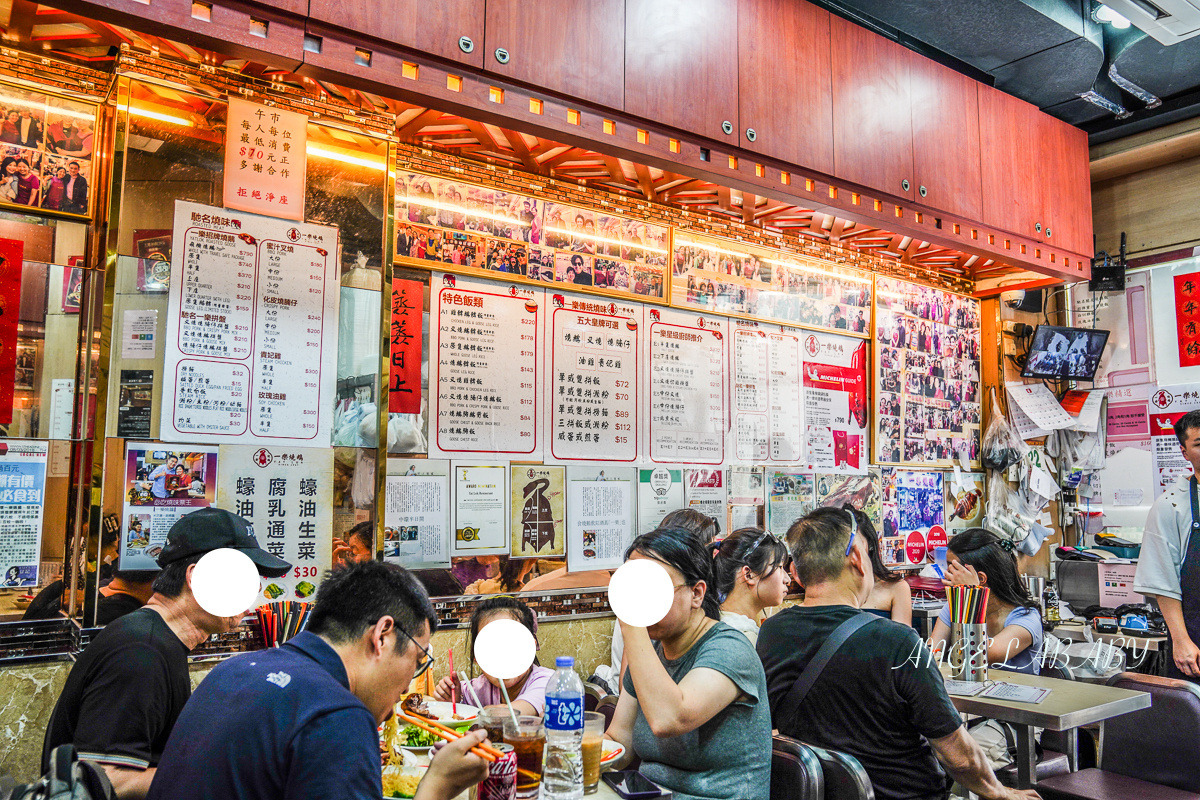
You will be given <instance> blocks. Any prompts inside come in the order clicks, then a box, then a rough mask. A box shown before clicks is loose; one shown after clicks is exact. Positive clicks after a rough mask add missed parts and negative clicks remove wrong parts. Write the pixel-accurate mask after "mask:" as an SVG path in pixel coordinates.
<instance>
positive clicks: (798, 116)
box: [737, 0, 833, 175]
mask: <svg viewBox="0 0 1200 800" xmlns="http://www.w3.org/2000/svg"><path fill="white" fill-rule="evenodd" d="M737 16H738V20H737V22H738V62H739V63H738V107H739V114H738V116H739V117H740V118H741V128H742V147H744V148H746V149H748V150H753V151H755V152H758V153H762V154H763V155H766V156H771V157H773V158H779V159H782V160H784V161H787V162H788V163H791V164H803V165H804V166H806V167H809V168H811V169H815V170H818V171H820V172H824V173H825V174H827V175H831V174H833V103H832V100H831V98H830V91H831V86H830V83H831V78H830V63H829V12H828V11H826V10H825V9H823V8H817V7H816V6H814V5H810V4H809V3H805V2H802V1H801V0H741V1H740V2H739V3H738V11H737ZM751 131H753V134H751Z"/></svg>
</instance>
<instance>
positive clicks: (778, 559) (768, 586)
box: [713, 528, 788, 644]
mask: <svg viewBox="0 0 1200 800" xmlns="http://www.w3.org/2000/svg"><path fill="white" fill-rule="evenodd" d="M713 547H714V548H715V549H716V560H715V562H714V566H715V568H716V578H717V597H718V598H719V599H720V600H721V621H722V622H724V623H725V624H726V625H730V626H732V627H734V628H736V629H737V630H739V631H741V632H742V633H744V634H745V635H746V638H747V639H749V640H750V644H756V643H757V642H758V621H759V617H760V616H762V613H763V611H765V610H766V609H768V608H774V607H775V606H778V605H780V604H781V603H783V598H784V596H785V595H786V594H787V587H788V574H787V562H788V549H787V545H785V544H784V543H783V542H781V541H779V540H778V539H776V538H775V537H774V536H772V535H771V534H769V533H767V532H766V531H764V530H763V529H762V528H742V529H741V530H737V531H734V532H733V533H732V534H730V535H729V536H728V537H727V538H726V539H724V540H722V541H721V542H713Z"/></svg>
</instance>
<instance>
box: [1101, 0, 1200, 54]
mask: <svg viewBox="0 0 1200 800" xmlns="http://www.w3.org/2000/svg"><path fill="white" fill-rule="evenodd" d="M1104 5H1106V6H1108V7H1109V8H1111V9H1112V10H1113V11H1116V12H1117V13H1119V14H1120V15H1121V16H1123V17H1125V18H1126V19H1128V20H1129V21H1130V22H1132V23H1133V24H1134V25H1135V26H1136V27H1137V28H1138V29H1140V30H1143V31H1145V32H1146V33H1148V34H1149V35H1150V36H1152V37H1154V38H1155V39H1156V40H1158V41H1159V42H1161V43H1162V44H1166V45H1171V44H1175V43H1176V42H1182V41H1183V40H1184V39H1190V38H1192V37H1193V36H1196V35H1200V0H1104Z"/></svg>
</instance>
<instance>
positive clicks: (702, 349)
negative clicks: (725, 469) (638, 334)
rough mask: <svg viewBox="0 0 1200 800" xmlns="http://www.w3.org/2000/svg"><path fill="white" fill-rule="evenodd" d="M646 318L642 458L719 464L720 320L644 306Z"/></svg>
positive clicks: (724, 329)
mask: <svg viewBox="0 0 1200 800" xmlns="http://www.w3.org/2000/svg"><path fill="white" fill-rule="evenodd" d="M646 322H647V326H646V344H645V346H644V347H645V352H647V353H648V355H647V357H646V358H645V363H646V370H647V379H646V386H647V392H646V400H645V402H644V404H643V409H644V411H643V419H644V420H645V426H646V428H645V429H646V433H647V437H646V438H647V450H648V458H649V459H650V461H651V462H653V463H655V464H684V465H697V464H705V465H718V464H723V463H724V461H725V432H726V429H727V427H728V426H727V420H728V413H727V409H726V406H725V402H726V400H725V397H726V390H725V364H726V349H725V348H726V342H727V341H728V339H729V337H728V335H727V333H728V325H727V323H726V320H724V319H722V318H720V317H706V316H700V315H697V314H689V313H686V312H682V311H674V310H669V309H658V308H650V309H648V310H647V320H646Z"/></svg>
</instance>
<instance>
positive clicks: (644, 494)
mask: <svg viewBox="0 0 1200 800" xmlns="http://www.w3.org/2000/svg"><path fill="white" fill-rule="evenodd" d="M637 499H638V516H637V523H638V524H637V532H638V534H639V535H640V534H643V533H649V532H650V531H652V530H654V529H655V528H657V527H658V525H659V523H660V522H662V521H663V517H665V516H666V515H667V514H670V513H671V512H672V511H677V510H678V509H680V508H683V502H684V500H683V470H681V469H667V468H666V467H655V468H653V469H639V470H638V493H637Z"/></svg>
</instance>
